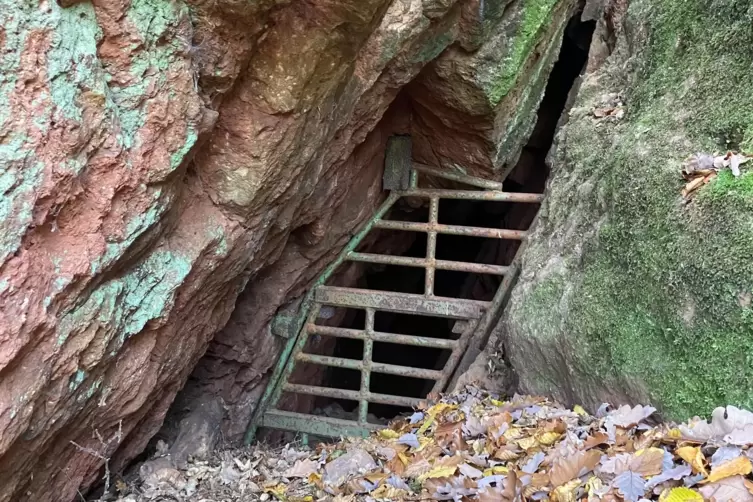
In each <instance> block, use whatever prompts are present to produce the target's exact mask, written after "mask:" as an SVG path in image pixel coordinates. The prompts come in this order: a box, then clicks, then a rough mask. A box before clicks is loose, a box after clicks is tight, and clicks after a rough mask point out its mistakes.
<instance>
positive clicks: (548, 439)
mask: <svg viewBox="0 0 753 502" xmlns="http://www.w3.org/2000/svg"><path fill="white" fill-rule="evenodd" d="M560 437H561V434H559V433H558V432H542V433H539V434H536V440H537V441H538V442H539V443H541V444H543V445H544V446H551V445H553V444H554V443H556V442H557V440H558V439H559V438H560Z"/></svg>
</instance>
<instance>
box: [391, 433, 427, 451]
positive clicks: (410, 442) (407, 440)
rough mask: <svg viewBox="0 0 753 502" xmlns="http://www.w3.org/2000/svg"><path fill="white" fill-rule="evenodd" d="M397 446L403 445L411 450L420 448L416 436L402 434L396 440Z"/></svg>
mask: <svg viewBox="0 0 753 502" xmlns="http://www.w3.org/2000/svg"><path fill="white" fill-rule="evenodd" d="M397 443H398V444H404V445H407V446H410V447H411V448H420V447H421V443H419V442H418V436H416V435H415V434H403V435H402V436H400V437H399V438H398V439H397Z"/></svg>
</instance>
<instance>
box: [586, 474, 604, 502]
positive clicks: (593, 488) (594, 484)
mask: <svg viewBox="0 0 753 502" xmlns="http://www.w3.org/2000/svg"><path fill="white" fill-rule="evenodd" d="M602 488H604V483H603V482H602V481H601V479H599V478H597V477H596V476H591V477H590V478H589V479H588V481H587V482H586V490H588V496H589V498H590V497H595V496H596V493H597V492H600V491H601V490H602Z"/></svg>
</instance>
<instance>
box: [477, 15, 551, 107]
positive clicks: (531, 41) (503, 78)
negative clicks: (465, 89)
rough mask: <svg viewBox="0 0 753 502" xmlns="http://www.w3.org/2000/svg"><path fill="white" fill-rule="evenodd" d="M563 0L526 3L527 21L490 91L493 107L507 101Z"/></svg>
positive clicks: (500, 65) (522, 23) (496, 75)
mask: <svg viewBox="0 0 753 502" xmlns="http://www.w3.org/2000/svg"><path fill="white" fill-rule="evenodd" d="M558 1H559V0H525V4H524V6H523V7H522V16H523V19H522V21H521V22H520V24H519V25H518V27H517V31H516V32H515V33H514V34H513V35H512V39H511V41H510V42H509V49H508V53H507V55H506V56H505V58H504V59H503V60H502V61H501V62H500V64H499V65H498V66H497V67H496V68H495V69H494V72H493V76H492V79H491V81H490V84H489V88H488V90H487V94H488V96H489V102H490V104H491V106H492V107H494V106H497V104H498V103H499V102H500V101H501V100H502V98H504V97H505V96H506V95H507V93H508V92H510V89H512V88H513V86H514V85H515V82H516V81H517V79H518V77H519V76H520V74H521V71H520V70H521V68H523V66H524V64H525V62H526V61H527V60H528V57H529V56H530V54H531V50H532V49H533V47H534V46H535V45H536V43H537V42H538V41H539V38H540V32H541V31H542V30H543V29H546V27H547V26H548V25H549V24H550V22H551V19H552V15H553V13H554V10H555V9H554V7H555V6H556V5H557V3H558Z"/></svg>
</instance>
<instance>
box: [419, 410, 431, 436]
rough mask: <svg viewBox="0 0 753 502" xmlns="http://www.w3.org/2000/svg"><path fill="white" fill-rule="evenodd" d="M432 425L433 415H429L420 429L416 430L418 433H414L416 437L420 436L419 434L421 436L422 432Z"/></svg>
mask: <svg viewBox="0 0 753 502" xmlns="http://www.w3.org/2000/svg"><path fill="white" fill-rule="evenodd" d="M433 423H434V415H429V418H427V419H426V420H425V421H424V423H423V425H421V427H419V428H418V431H417V432H416V435H417V436H420V435H421V434H423V433H424V432H426V430H427V429H428V428H429V427H431V424H433Z"/></svg>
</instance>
